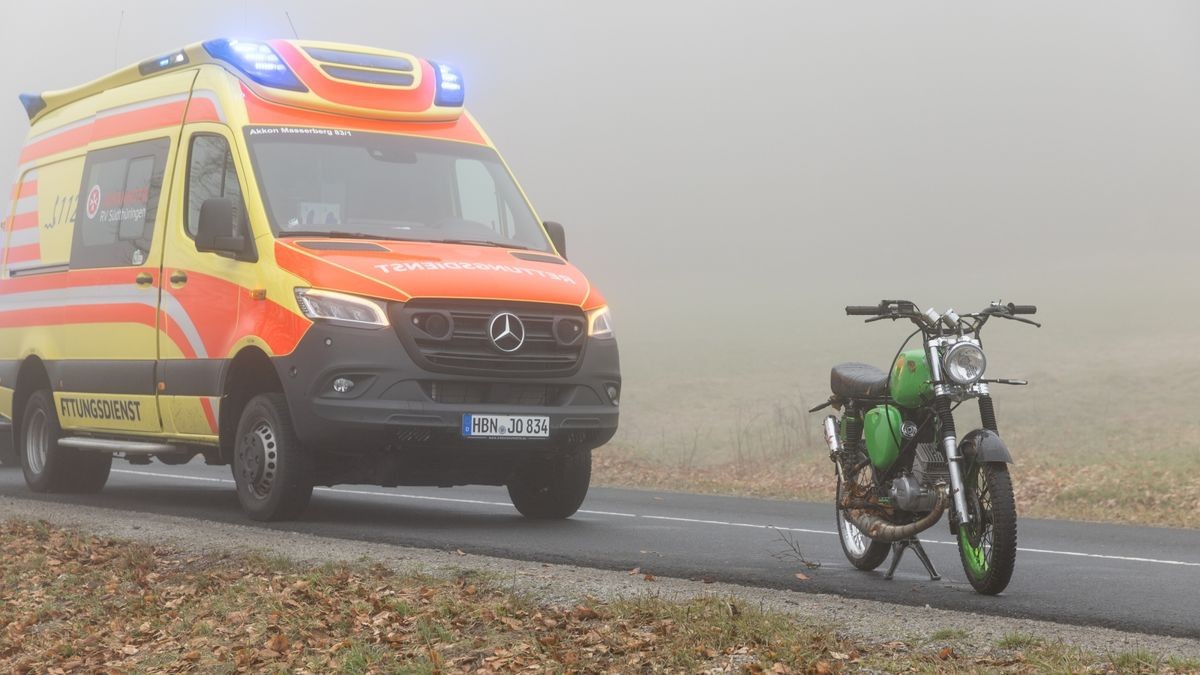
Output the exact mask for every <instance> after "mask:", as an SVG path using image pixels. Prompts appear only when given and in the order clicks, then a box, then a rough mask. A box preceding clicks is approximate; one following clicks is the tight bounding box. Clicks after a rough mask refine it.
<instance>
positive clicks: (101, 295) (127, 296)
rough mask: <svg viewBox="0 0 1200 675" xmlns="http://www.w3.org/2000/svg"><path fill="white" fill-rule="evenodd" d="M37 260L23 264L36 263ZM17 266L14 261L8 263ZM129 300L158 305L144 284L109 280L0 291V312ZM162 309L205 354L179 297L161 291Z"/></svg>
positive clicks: (201, 355)
mask: <svg viewBox="0 0 1200 675" xmlns="http://www.w3.org/2000/svg"><path fill="white" fill-rule="evenodd" d="M38 265H40V263H35V264H33V265H24V267H36V266H38ZM11 267H12V268H14V269H18V267H17V266H16V265H13V266H11ZM113 304H133V305H146V306H148V307H154V308H159V304H158V293H157V292H155V291H154V290H152V289H148V288H138V287H137V286H134V285H132V284H129V285H123V284H112V285H108V286H81V287H74V288H55V289H50V290H45V291H28V292H25V293H9V294H6V295H0V313H3V312H12V311H17V310H22V309H48V308H51V307H70V306H73V305H113ZM161 309H162V311H163V312H164V313H165V314H166V315H167V316H169V317H171V320H172V321H174V322H175V323H176V325H178V326H179V328H180V330H182V331H183V334H184V337H186V338H187V341H188V344H189V345H190V346H191V348H192V351H194V352H195V353H196V357H197V358H208V351H207V350H206V349H205V348H204V340H202V339H201V338H200V331H198V330H196V324H194V323H192V317H190V316H188V313H187V311H186V310H185V309H184V308H183V305H181V304H179V301H178V300H176V299H175V297H174V296H172V295H170V294H169V293H163V294H162V306H161Z"/></svg>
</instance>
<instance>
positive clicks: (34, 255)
mask: <svg viewBox="0 0 1200 675" xmlns="http://www.w3.org/2000/svg"><path fill="white" fill-rule="evenodd" d="M41 258H42V246H41V244H26V245H24V246H13V247H12V248H10V249H8V264H10V265H11V264H13V263H21V262H29V261H31V260H40V259H41Z"/></svg>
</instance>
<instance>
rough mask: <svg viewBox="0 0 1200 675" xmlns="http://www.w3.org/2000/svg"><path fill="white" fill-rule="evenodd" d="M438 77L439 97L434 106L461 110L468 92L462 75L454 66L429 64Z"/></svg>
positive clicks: (434, 101)
mask: <svg viewBox="0 0 1200 675" xmlns="http://www.w3.org/2000/svg"><path fill="white" fill-rule="evenodd" d="M429 65H431V66H433V72H434V75H436V76H437V95H436V96H434V99H433V103H434V105H437V106H441V107H443V108H461V107H462V106H463V101H465V100H466V96H467V92H466V90H465V89H464V87H463V78H462V73H460V72H458V69H457V68H455V67H454V66H451V65H447V64H445V63H434V62H432V61H430V62H429Z"/></svg>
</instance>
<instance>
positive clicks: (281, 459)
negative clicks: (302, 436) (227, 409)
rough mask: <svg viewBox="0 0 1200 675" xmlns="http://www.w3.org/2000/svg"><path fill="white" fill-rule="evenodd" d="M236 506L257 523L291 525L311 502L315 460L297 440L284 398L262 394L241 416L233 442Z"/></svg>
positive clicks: (251, 401)
mask: <svg viewBox="0 0 1200 675" xmlns="http://www.w3.org/2000/svg"><path fill="white" fill-rule="evenodd" d="M233 479H234V482H235V483H236V484H237V495H238V502H239V503H241V505H242V510H244V511H245V512H246V515H248V516H250V517H251V518H253V519H254V520H289V519H292V518H295V517H296V516H299V515H300V513H301V512H302V511H304V509H305V507H307V506H308V502H309V499H311V498H312V490H313V483H312V455H311V454H310V453H309V451H308V450H307V449H306V448H305V447H304V446H303V445H302V444H301V443H300V440H299V439H298V438H297V437H296V430H295V427H294V426H293V425H292V417H291V414H290V413H289V412H288V407H287V399H285V398H284V396H283V394H260V395H258V396H255V397H254V398H252V399H250V401H249V402H248V403H246V407H245V408H244V409H243V410H242V418H241V420H240V421H239V422H238V427H237V438H236V439H234V451H233Z"/></svg>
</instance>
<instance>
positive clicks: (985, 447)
mask: <svg viewBox="0 0 1200 675" xmlns="http://www.w3.org/2000/svg"><path fill="white" fill-rule="evenodd" d="M958 450H959V452H960V453H962V456H963V457H964V458H966V460H967V463H968V464H974V463H975V462H1004V463H1005V464H1012V463H1013V459H1012V453H1010V452H1009V451H1008V446H1007V445H1005V444H1004V441H1002V440H1001V439H1000V434H998V433H996V432H994V431H990V430H988V429H976V430H975V431H972V432H971V433H969V434H967V435H966V436H963V439H962V440H961V441H959V443H958Z"/></svg>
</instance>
